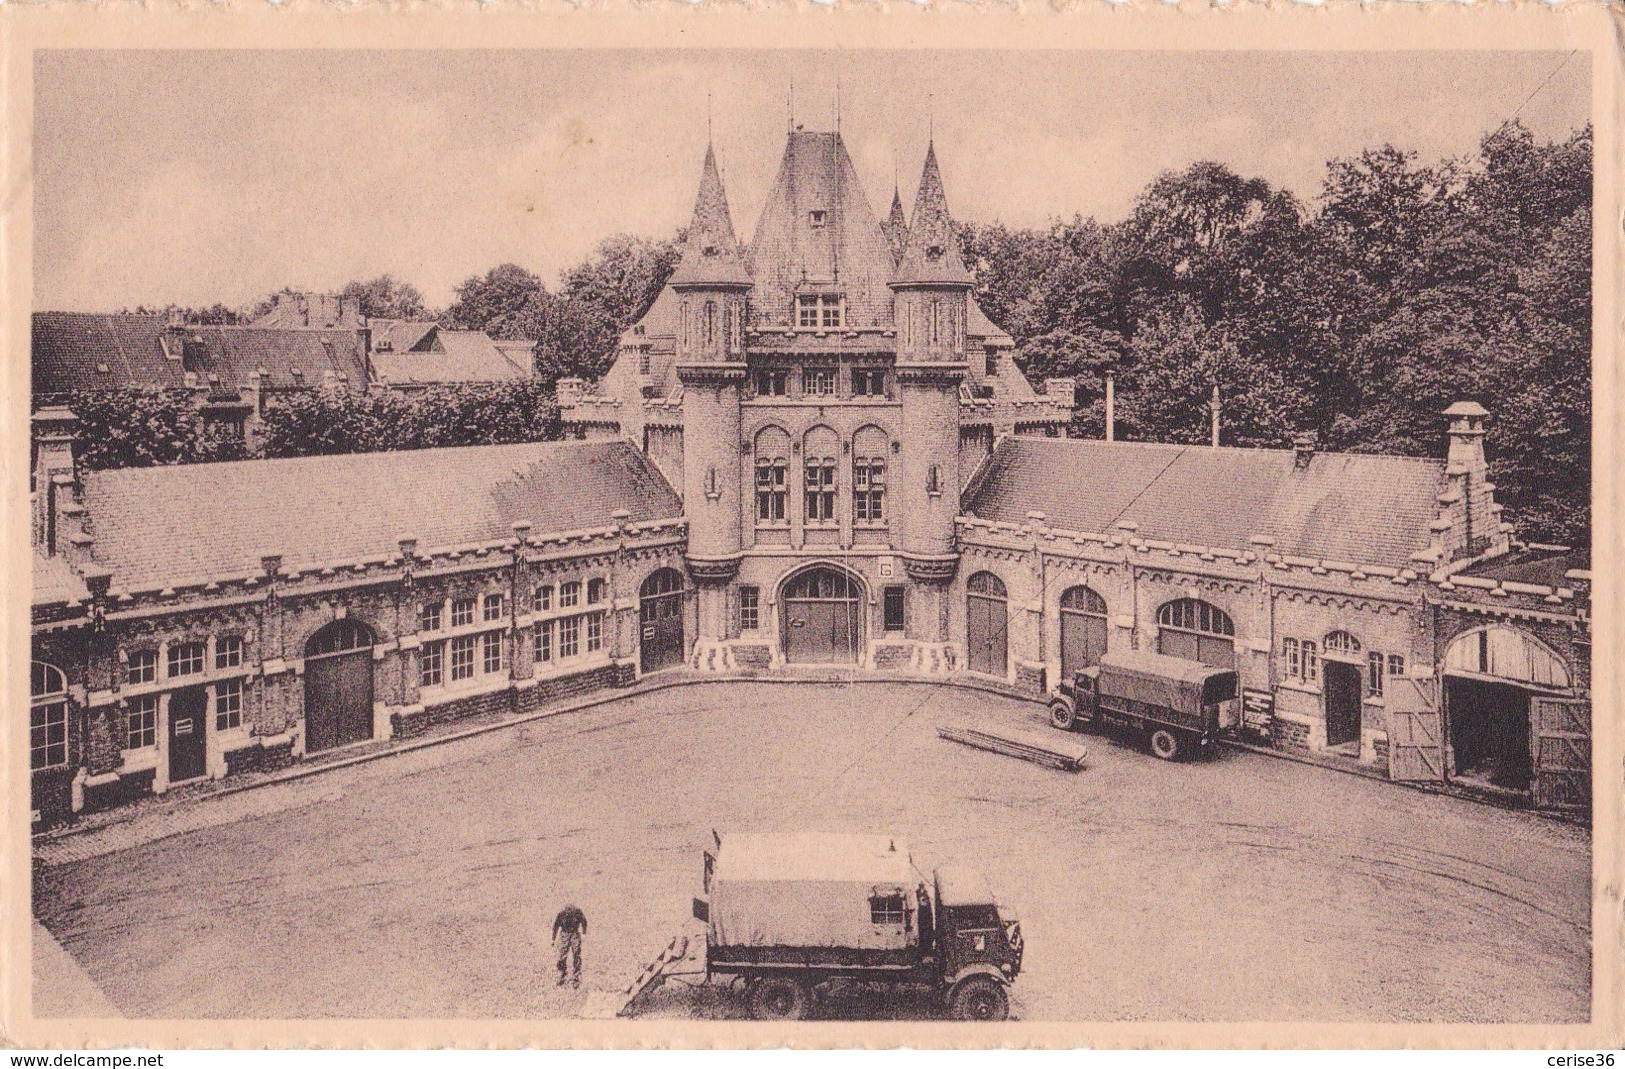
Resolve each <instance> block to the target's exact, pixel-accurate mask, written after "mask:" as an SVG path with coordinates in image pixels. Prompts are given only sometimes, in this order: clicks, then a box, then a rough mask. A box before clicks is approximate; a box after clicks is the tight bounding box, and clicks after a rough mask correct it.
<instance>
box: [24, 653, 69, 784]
mask: <svg viewBox="0 0 1625 1069" xmlns="http://www.w3.org/2000/svg"><path fill="white" fill-rule="evenodd" d="M28 696H29V703H28V704H29V708H28V767H29V768H30V769H39V768H56V767H58V766H60V765H65V764H67V763H68V680H67V677H66V676H64V675H63V674H62V670H61V669H59V668H57V667H55V666H54V665H49V664H42V663H41V662H39V661H34V662H32V663H31V664H30V665H29V686H28Z"/></svg>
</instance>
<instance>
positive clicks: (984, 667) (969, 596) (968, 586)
mask: <svg viewBox="0 0 1625 1069" xmlns="http://www.w3.org/2000/svg"><path fill="white" fill-rule="evenodd" d="M965 659H966V662H967V663H968V665H969V667H970V670H971V671H972V672H981V673H982V674H983V675H989V676H999V677H1001V678H1002V677H1003V676H1005V675H1006V674H1007V669H1008V666H1009V662H1010V613H1009V599H1008V596H1007V595H1006V594H1005V590H1004V583H1003V581H1002V580H1000V579H999V577H998V576H996V575H994V574H993V573H992V572H977V573H976V574H975V575H973V576H971V577H970V578H969V579H968V580H966V582H965Z"/></svg>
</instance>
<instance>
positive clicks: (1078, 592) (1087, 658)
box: [1061, 586, 1106, 679]
mask: <svg viewBox="0 0 1625 1069" xmlns="http://www.w3.org/2000/svg"><path fill="white" fill-rule="evenodd" d="M1105 652H1106V599H1105V598H1103V597H1101V596H1100V595H1099V594H1097V593H1095V592H1094V591H1093V590H1091V589H1089V588H1088V587H1086V586H1075V587H1071V588H1070V589H1068V590H1065V591H1063V592H1062V593H1061V678H1062V679H1071V678H1072V674H1073V673H1074V672H1077V671H1078V670H1079V669H1082V668H1088V667H1089V666H1090V665H1092V664H1099V663H1100V655H1101V654H1103V653H1105Z"/></svg>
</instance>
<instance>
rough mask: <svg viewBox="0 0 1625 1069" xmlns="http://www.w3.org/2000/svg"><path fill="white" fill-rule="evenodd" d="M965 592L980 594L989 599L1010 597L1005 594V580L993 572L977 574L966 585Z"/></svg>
mask: <svg viewBox="0 0 1625 1069" xmlns="http://www.w3.org/2000/svg"><path fill="white" fill-rule="evenodd" d="M965 591H966V593H970V594H980V595H981V596H983V597H988V598H1003V597H1007V596H1008V595H1006V594H1005V592H1004V580H1002V579H1000V578H999V577H998V576H996V575H994V574H993V573H992V572H977V573H976V574H975V575H973V576H971V577H970V579H969V580H967V581H966V583H965Z"/></svg>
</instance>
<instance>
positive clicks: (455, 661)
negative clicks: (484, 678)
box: [451, 635, 478, 683]
mask: <svg viewBox="0 0 1625 1069" xmlns="http://www.w3.org/2000/svg"><path fill="white" fill-rule="evenodd" d="M477 637H478V636H476V635H459V636H458V637H457V638H454V639H452V640H451V679H452V682H454V683H455V682H458V681H460V680H464V679H473V678H474V642H475V639H476V638H477Z"/></svg>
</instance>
